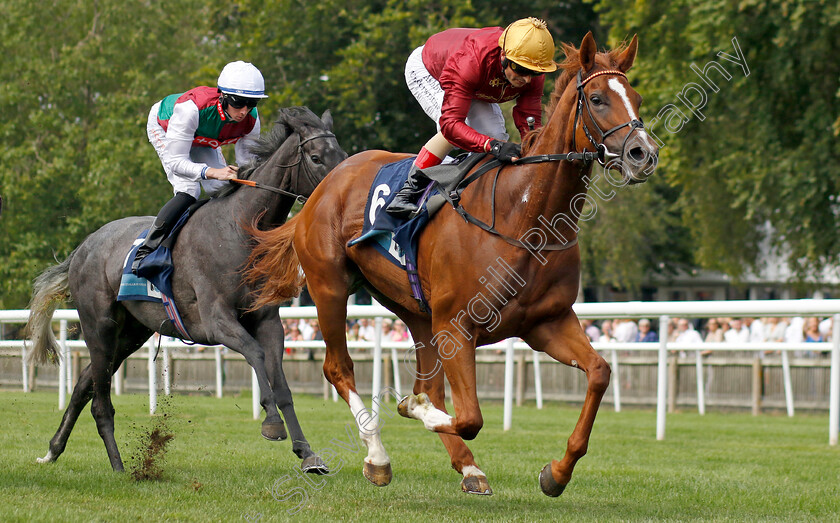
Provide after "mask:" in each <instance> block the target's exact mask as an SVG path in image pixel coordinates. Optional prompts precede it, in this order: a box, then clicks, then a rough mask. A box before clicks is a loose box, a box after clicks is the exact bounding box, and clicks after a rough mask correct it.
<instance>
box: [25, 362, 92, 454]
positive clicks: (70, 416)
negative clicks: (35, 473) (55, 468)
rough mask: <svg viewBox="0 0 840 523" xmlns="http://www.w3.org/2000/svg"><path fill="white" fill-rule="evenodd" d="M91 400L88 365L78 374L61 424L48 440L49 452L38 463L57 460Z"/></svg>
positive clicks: (89, 369)
mask: <svg viewBox="0 0 840 523" xmlns="http://www.w3.org/2000/svg"><path fill="white" fill-rule="evenodd" d="M91 398H93V379H92V378H91V368H90V365H88V366H87V367H85V369H84V370H83V371H82V372H81V374H79V381H77V382H76V386H75V387H73V394H72V395H71V396H70V404H69V405H68V406H67V410H65V411H64V416H63V417H62V418H61V424H60V425H59V426H58V430H57V431H56V433H55V436H53V437H52V439H51V440H50V450H49V451H48V452H47V455H46V456H44V457H43V458H38V459H37V461H38V463H52V462H53V461H55V460H57V459H58V457H59V456H61V454H62V453H63V452H64V449H65V448H66V447H67V439H68V438H69V437H70V433H71V432H72V431H73V427H74V426H75V425H76V420H78V419H79V414H81V413H82V410H83V409H84V408H85V405H87V404H88V402H89V401H90V400H91Z"/></svg>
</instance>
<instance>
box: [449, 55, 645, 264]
mask: <svg viewBox="0 0 840 523" xmlns="http://www.w3.org/2000/svg"><path fill="white" fill-rule="evenodd" d="M604 75H615V76H621V77H623V78H624V79H627V75H626V74H624V72H622V71H619V70H617V69H607V70H604V71H598V72H596V73H592V74H591V75H589V76H587V77H586V79H585V80H584V79H582V77H583V69H580V70H579V71H578V73H577V109H576V110H575V122H574V133H575V134H573V135H572V151H571V152H568V153H561V154H538V155H534V156H526V157H523V158H520V159H518V160H516V161H514V162H512V163H511V165H524V164H532V163H544V162H559V161H564V160H565V161H569V162H571V161H583V162H584V163H585V164H589V163H591V162H593V161H597V162H598V163H600V164H601V165H606V164H607V163H608V162H610V161H612V160H613V159H615V158H619V157H620V156H621V155H622V154H624V149H625V148H626V147H627V140H628V139H629V138H630V135H631V134H633V133H634V132H635V131H636V130H637V129H644V127H645V126H644V123H642V121H641V120H635V119H633V120H630V121H629V122H626V123H623V124H621V125H616V126H615V127H613V128H612V129H608V130H607V131H603V130H602V129H601V126H600V125H598V122H597V121H595V118H594V117H593V115H592V111H591V109H590V108H589V100H588V99H587V98H586V95H585V94H584V92H583V88H584V86H586V84H588V83H589V82H590V81H591V80H593V79H595V78H597V77H599V76H604ZM584 107H585V108H586V114H587V115H588V116H589V120H590V121H591V122H592V125H593V126H594V127H595V130H596V131H598V135H599V136H600V137H601V141H600V142H596V141H595V138H593V136H592V133H591V132H590V131H589V127H587V125H586V120H585V119H584V118H583V109H584ZM578 121H580V123H581V126H582V127H583V132H584V134H586V137H587V138H588V139H589V141H590V142H591V143H592V145H593V146H594V147H595V151H586V150H584V151H582V152H577V144H576V143H575V135H576V134H577V127H578ZM625 127H630V132H629V133H627V136H626V137H625V138H624V142H623V143H622V145H621V154H615V153H611V152H610V151H609V149H607V146H606V144H605V143H604V140H606V139H607V137H609V136H610V135H611V134H613V133H615V132H616V131H619V130H621V129H623V128H625ZM504 165H505V164H503V163H501V162H500V161H499V160H491V161H489V162H487V163H485V164H484V165H482V166H481V167H479V168H478V169H477V170H475V171H473V172H472V173H471V174H470V175H469V176H467V177H466V178H464V179H463V180H462V181H461V182H460V183H459V184H458V187H457V188H456V190H455V191H453V193H454V194H445V193H446V191H441V194H442V195H443V197H444V198H445V199H446V200H447V201H448V202H449V204H450V205H452V207H453V208H454V209H455V211H456V212H458V214H460V215H461V217H462V218H463V219H464V220H465V221H467V222H468V223H472V224H473V225H476V226H478V227H479V228H480V229H483V230H484V231H486V232H489V233H491V234H493V235H495V236H498V237H499V238H501V239H503V240H504V241H506V242H507V243H509V244H511V245H514V246H516V247H521V248H524V249H529V250H530V247H529V246H527V245H525V244H524V243H522V242H521V241H519V240H517V239H515V238H511V237H509V236H507V235H505V234H502V233H501V232H499V231H498V230H496V226H495V224H496V201H495V194H496V182H497V181H498V178H499V174H500V173H501V171H502V168H503V167H504ZM496 168H498V170H497V171H496V177H495V179H494V180H493V189H492V194H493V195H494V197H493V200H492V201H491V207H490V209H491V211H490V212H491V215H492V216H493V221H492V223H489V224H488V223H484V222H483V221H481V220H479V219H478V218H475V217H474V216H472V215H471V214H470V213H468V212H467V211H466V210H465V209H464V208H463V207H461V206H460V205H459V200H460V196H459V194H460V192H459V191H458V189H460V190H463V189H464V188H465V187H466V186H467V185H469V184H470V183H471V182H472V181H474V180H475V179H477V178H478V177H480V176H482V175H483V174H485V173H486V172H488V171H490V170H492V169H496ZM575 245H577V236H575V238H573V239H572V240H569V241H568V242H565V243H562V244H551V245H545V246H543V247H542V250H549V251H564V250H566V249H569V248H571V247H574V246H575Z"/></svg>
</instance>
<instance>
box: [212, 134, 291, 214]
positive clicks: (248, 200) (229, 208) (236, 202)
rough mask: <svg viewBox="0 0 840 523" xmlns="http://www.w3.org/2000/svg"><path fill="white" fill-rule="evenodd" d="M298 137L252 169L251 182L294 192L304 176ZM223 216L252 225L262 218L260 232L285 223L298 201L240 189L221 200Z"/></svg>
mask: <svg viewBox="0 0 840 523" xmlns="http://www.w3.org/2000/svg"><path fill="white" fill-rule="evenodd" d="M298 143H300V140H299V137H298V136H297V135H291V136H289V138H288V139H286V140H285V141H284V142H283V144H282V145H281V146H280V147H279V148H278V149H277V150H276V151H275V152H274V153H273V154H272V155H271V156H270V157H269V158H268V159H267V160H265V161H264V162H262V163H261V164H260V165H258V166H257V167H256V168H255V169H253V170H252V171H251V172H250V173H249V174H248V175H247V176H248V179H249V180H251V181H254V182H257V183H258V184H260V185H264V186H268V187H274V188H278V189H282V190H284V191H290V192H295V188H296V185H297V184H296V183H294V181H295V179H296V177H299V176H300V175H301V172H300V171H301V164H302V162H303V161H304V160H303V158H301V157H300V151H299V150H298V147H297V144H298ZM219 200H220V202H219V204H220V206H221V207H220V209H219V210H220V212H224V213H225V214H226V215H227V216H228V217H229V218H232V219H234V220H238V221H240V222H244V223H248V224H251V223H252V222H253V221H254V220H255V219H256V218H258V217H259V218H260V220H259V226H260V228H265V227H269V226H277V225H280V224H282V223H283V222H285V221H286V217H287V216H288V214H289V211H290V210H291V208H292V206H293V205H294V203H295V198H294V197H292V196H288V195H283V194H277V193H275V192H272V191H269V190H266V189H260V188H256V187H248V186H238V187H236V188H232V189H231V190H230V191H229V192H228V193H227V194H225V195H224V197H222V198H219Z"/></svg>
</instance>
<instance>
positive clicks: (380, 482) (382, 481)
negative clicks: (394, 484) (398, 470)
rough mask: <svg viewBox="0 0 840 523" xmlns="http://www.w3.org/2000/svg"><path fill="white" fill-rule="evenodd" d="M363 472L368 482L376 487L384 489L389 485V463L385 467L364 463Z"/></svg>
mask: <svg viewBox="0 0 840 523" xmlns="http://www.w3.org/2000/svg"><path fill="white" fill-rule="evenodd" d="M363 472H364V474H365V477H366V478H367V479H368V481H370V482H371V483H373V484H374V485H376V486H377V487H384V486H385V485H387V484H389V483H391V478H392V477H393V474H392V473H391V464H390V463H388V464H386V465H374V464H373V463H368V462H365V467H364V469H363Z"/></svg>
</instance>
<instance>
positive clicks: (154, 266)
mask: <svg viewBox="0 0 840 523" xmlns="http://www.w3.org/2000/svg"><path fill="white" fill-rule="evenodd" d="M209 201H210V200H209V199H204V200H199V201H197V202H195V203H194V204H192V205H191V206H190V207H189V208H188V209H187V210H186V211H184V214H182V215H181V217H180V218H179V219H178V221H177V222H176V223H175V226H174V227H172V230H171V231H170V232H169V235H168V236H167V237H166V239H165V240H163V241H162V242H161V244H160V246H158V248H157V249H155V250H154V251H152V252H151V253H149V255H148V256H146V258H144V259H143V260H142V261H141V262H140V267H139V268H138V270H137V275H136V276H135V275H134V273H132V272H131V264H132V263H133V262H134V257H135V255H136V254H137V249H138V248H139V247H140V245H141V244H142V243H143V239H144V238H145V237H146V235H147V234H148V233H149V230H148V229H144V230H143V231H141V233H140V235H139V236H138V237H137V239H136V240H135V241H134V243H133V244H132V246H131V249H129V252H128V254H127V255H126V257H125V261H124V262H123V272H122V277H121V279H120V288H119V291H118V293H117V301H152V302H158V303H163V306H164V308H165V309H166V315H167V317H168V318H169V320H170V321H171V322H172V325H173V326H174V327H175V329H176V330H177V331H178V333H179V335H180V337H181V339H182V340H185V341H192V338H190V335H189V333H188V332H187V329H186V326H185V325H184V322H183V320H181V315H180V313H179V312H178V308H177V307H176V306H175V298H174V293H173V291H172V273H173V272H174V270H175V267H174V265H173V263H172V248H173V247H174V245H175V240H176V239H177V237H178V233H179V232H180V231H181V229H182V228H183V227H184V224H186V223H187V220H188V219H189V217H190V216H191V215H192V214H193V213H195V211H196V209H198V208H199V207H201V206H202V205H204V204H205V203H207V202H209Z"/></svg>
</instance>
